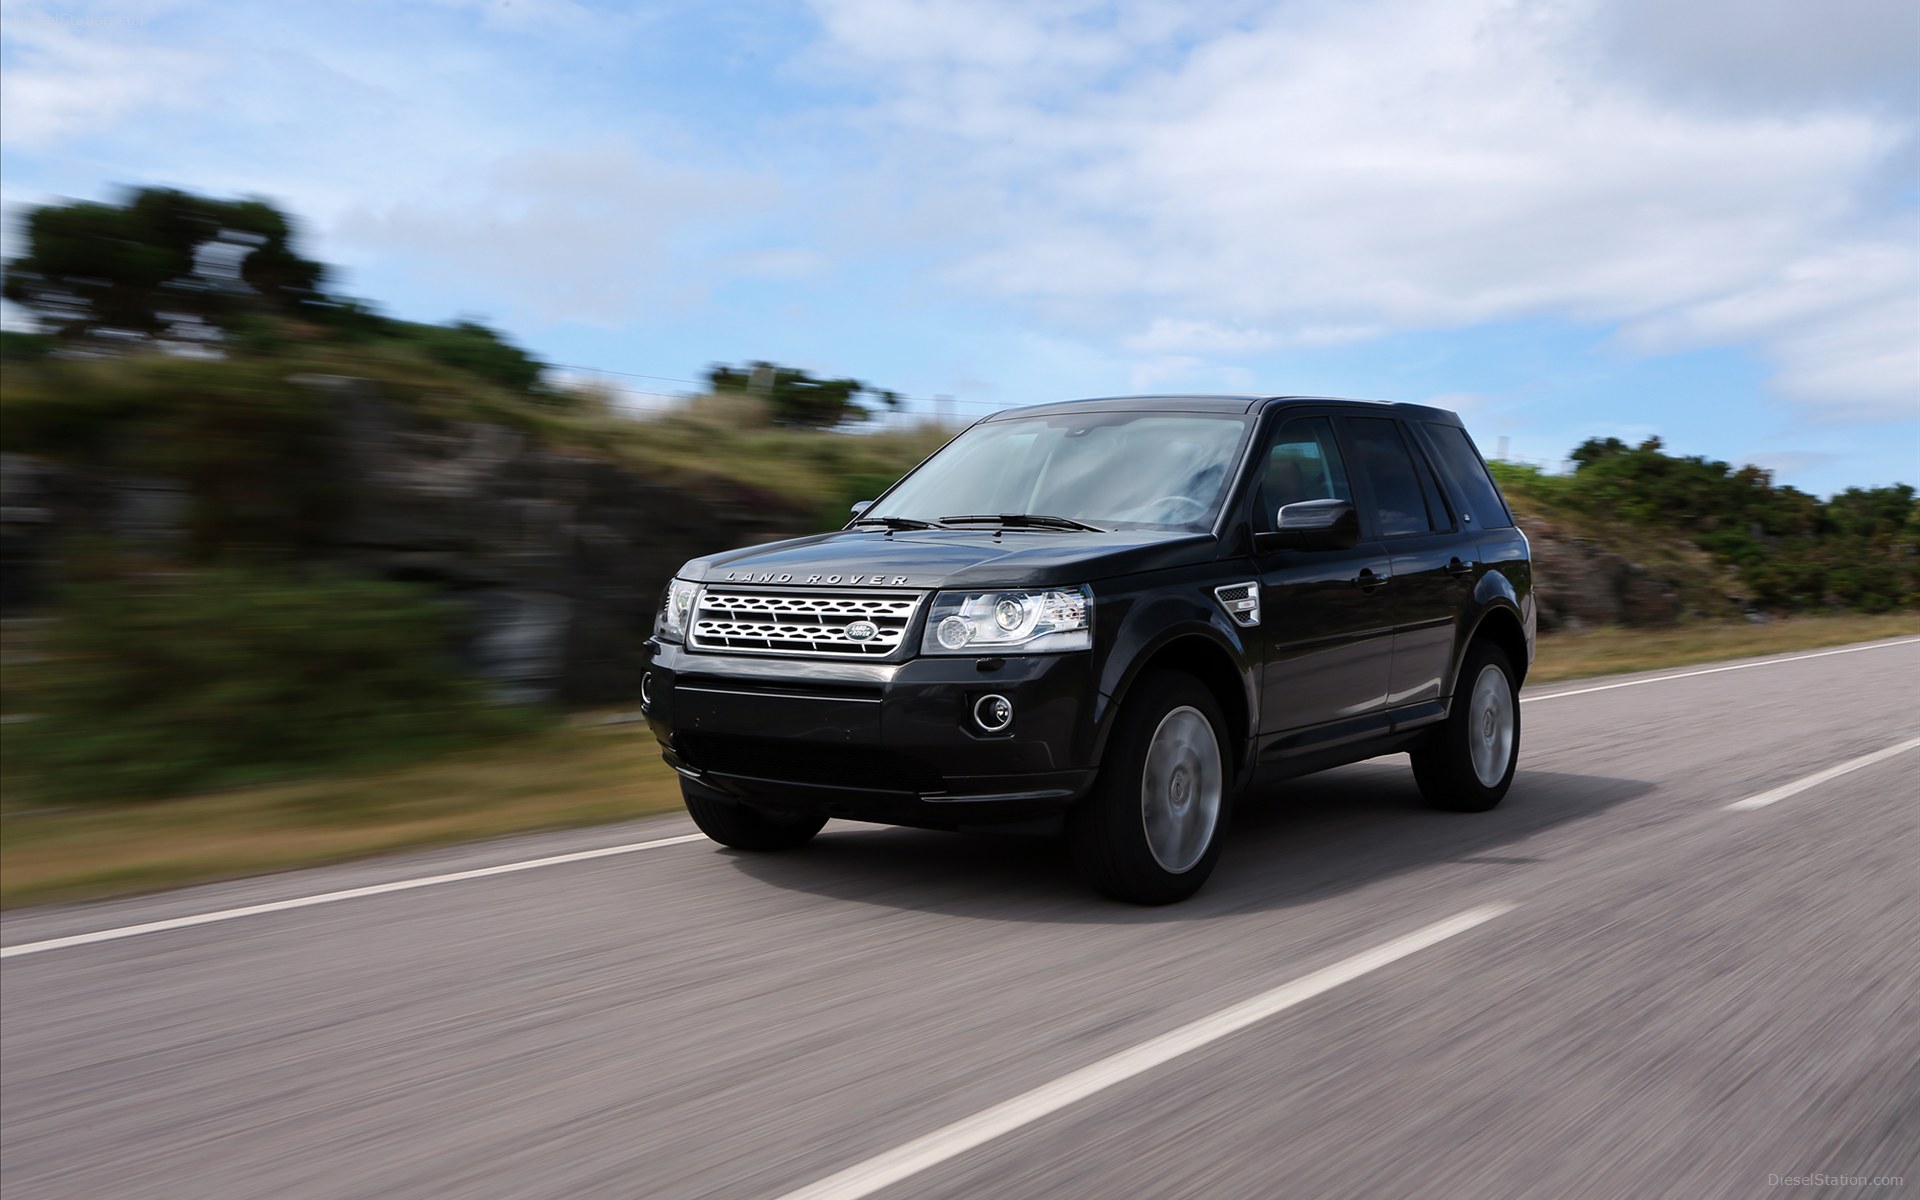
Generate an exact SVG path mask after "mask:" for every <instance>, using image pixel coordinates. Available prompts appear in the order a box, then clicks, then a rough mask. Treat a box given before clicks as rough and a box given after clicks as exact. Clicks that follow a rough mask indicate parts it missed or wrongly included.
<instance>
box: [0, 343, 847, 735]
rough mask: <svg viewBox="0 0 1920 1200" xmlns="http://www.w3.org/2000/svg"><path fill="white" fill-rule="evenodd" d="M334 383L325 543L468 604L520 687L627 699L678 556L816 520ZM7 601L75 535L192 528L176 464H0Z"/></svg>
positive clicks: (477, 652) (1, 591)
mask: <svg viewBox="0 0 1920 1200" xmlns="http://www.w3.org/2000/svg"><path fill="white" fill-rule="evenodd" d="M295 382H296V383H297V385H298V386H302V387H308V388H316V389H322V390H324V391H326V392H328V393H330V399H331V401H332V402H331V403H330V405H329V410H330V411H331V412H333V413H334V414H335V418H334V428H333V429H332V430H331V431H330V432H329V434H328V436H327V437H326V439H325V440H324V446H323V448H322V450H321V454H322V455H323V456H324V458H325V459H326V460H327V461H325V462H320V463H315V464H314V470H315V472H316V473H319V474H324V476H325V478H326V479H327V481H328V484H329V493H330V494H331V495H332V496H334V497H337V500H336V502H335V503H334V504H333V505H332V506H331V508H332V511H330V512H329V513H328V514H327V520H326V521H325V522H324V532H323V534H322V535H321V538H320V541H319V543H318V544H317V545H316V546H315V553H316V554H317V555H318V556H320V557H323V558H325V559H327V560H330V561H334V562H337V563H340V564H342V565H345V566H348V567H349V568H351V569H354V570H357V571H361V572H364V573H366V574H369V575H375V576H380V577H385V578H391V579H403V580H410V581H415V582H420V583H424V584H428V585H430V586H432V587H434V588H436V589H437V590H438V591H439V592H440V594H441V595H443V596H445V597H446V599H447V601H448V603H450V604H454V605H457V606H459V607H460V609H461V610H462V611H463V614H464V615H465V616H466V618H467V620H466V627H467V630H468V636H467V638H466V642H465V645H466V653H467V655H468V656H469V658H470V660H471V663H472V666H473V667H474V669H475V670H476V671H477V672H478V673H480V674H481V675H483V676H484V677H486V678H488V679H491V680H493V681H495V682H496V683H497V684H498V685H499V687H500V688H501V689H502V691H503V692H505V693H507V694H509V695H512V696H514V697H516V698H522V699H556V700H561V701H564V702H568V703H602V702H613V701H620V700H624V699H627V698H630V697H632V696H635V695H637V694H638V692H639V651H640V646H641V643H642V642H644V641H645V640H646V638H647V636H648V635H649V633H650V632H651V630H652V625H653V611H654V606H655V604H656V602H657V600H658V597H659V594H660V589H661V588H662V587H664V586H665V584H666V581H667V579H668V578H669V577H671V575H672V573H673V571H674V570H675V568H677V567H678V566H679V565H680V564H681V563H682V562H685V561H686V560H687V559H689V558H693V557H696V556H697V555H701V554H707V553H711V552H713V551H714V550H717V549H724V548H729V547H733V546H739V545H745V544H748V543H752V542H756V541H766V540H770V539H773V538H778V537H787V536H792V535H794V534H797V533H802V532H807V531H808V530H810V529H811V528H813V526H814V522H813V520H812V519H811V516H812V514H810V513H805V512H800V511H795V510H784V509H777V508H772V507H769V506H767V505H766V504H765V503H764V502H758V503H757V502H756V500H755V498H753V497H751V496H748V495H745V494H743V493H742V492H741V491H740V490H739V489H731V488H728V487H726V486H724V485H722V484H719V483H715V484H712V485H710V486H706V487H703V488H698V489H689V488H686V487H683V486H677V485H673V484H669V483H665V482H659V481H654V480H648V479H644V478H641V477H639V476H637V475H635V474H633V473H632V472H630V471H628V470H625V469H623V468H621V467H619V466H617V465H614V464H612V463H608V462H604V461H601V460H599V459H595V458H593V457H590V456H588V455H585V454H581V453H578V452H575V451H568V450H559V449H555V448H552V447H547V446H541V445H539V444H537V443H534V442H533V441H532V440H531V439H530V438H528V437H527V436H525V435H524V434H521V433H518V432H516V431H514V430H511V429H508V428H506V427H504V426H500V425H490V424H481V423H461V422H443V421H427V420H423V419H421V418H420V417H419V416H417V415H416V414H414V413H413V412H412V411H410V410H408V409H406V408H403V407H401V406H399V405H395V404H392V403H389V402H387V401H385V400H383V399H381V398H380V397H379V396H378V395H376V394H375V393H374V392H373V391H372V390H371V389H370V388H368V387H367V386H365V385H364V384H362V383H360V382H359V381H356V380H350V379H342V378H336V377H303V378H301V379H299V380H297V381H295ZM0 476H3V479H0V600H3V601H4V603H5V605H6V607H7V609H8V610H9V612H10V613H18V612H22V611H32V610H33V608H35V607H36V606H37V605H38V604H39V603H40V602H41V601H42V600H43V599H44V588H45V578H46V575H47V567H48V563H47V555H48V553H49V551H50V550H51V548H52V547H53V546H54V545H55V544H57V542H58V541H59V540H60V538H61V537H62V536H65V535H70V534H76V533H96V534H110V535H113V536H116V537H119V538H124V539H129V540H132V541H135V542H139V543H144V544H148V545H157V546H160V547H164V546H167V545H170V544H176V543H179V542H181V541H182V540H183V539H184V538H185V536H186V533H185V530H186V524H187V514H188V512H189V509H190V506H191V500H190V497H189V495H188V490H187V488H186V487H185V486H184V485H182V484H181V483H180V482H179V481H175V480H166V479H132V478H126V477H121V476H116V475H112V474H107V473H101V472H89V471H87V470H85V469H83V468H74V467H66V466H56V465H53V464H50V463H46V462H41V461H38V460H33V459H25V458H21V457H20V456H17V455H14V456H9V457H8V461H7V462H6V463H5V464H4V471H3V472H0Z"/></svg>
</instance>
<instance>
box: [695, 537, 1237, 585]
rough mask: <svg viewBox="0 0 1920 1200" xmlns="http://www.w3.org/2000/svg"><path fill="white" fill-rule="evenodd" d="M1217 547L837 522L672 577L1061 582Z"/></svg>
mask: <svg viewBox="0 0 1920 1200" xmlns="http://www.w3.org/2000/svg"><path fill="white" fill-rule="evenodd" d="M1217 554H1218V543H1217V542H1216V541H1215V540H1214V538H1213V536H1212V535H1211V534H1203V533H1165V532H1160V531H1155V530H1140V529H1129V530H1118V531H1115V532H1112V533H1081V532H1073V531H1065V530H1059V531H1056V530H1013V529H1008V530H1003V531H1000V532H998V533H996V532H994V531H993V530H991V529H966V530H960V529H953V530H947V529H927V530H913V531H911V532H899V533H888V532H886V531H884V530H877V529H858V530H851V529H846V530H839V531H837V532H834V533H823V534H816V535H814V536H812V537H803V538H794V539H792V540H791V541H785V542H772V543H769V544H767V545H764V546H749V547H747V548H745V549H741V550H729V551H727V552H726V553H725V554H715V555H710V556H708V557H706V558H696V559H694V560H693V561H692V562H690V563H688V564H687V565H686V566H685V567H683V568H681V570H680V577H681V578H682V579H691V580H695V581H697V582H704V583H777V584H787V585H790V586H793V587H869V588H871V587H899V588H943V587H1004V588H1027V587H1061V586H1065V585H1068V584H1075V583H1087V582H1090V581H1092V580H1097V579H1107V578H1111V577H1113V576H1116V575H1131V574H1134V573H1135V572H1139V571H1148V570H1154V569H1156V568H1160V567H1172V566H1183V565H1186V564H1188V563H1195V562H1203V561H1207V560H1210V559H1212V558H1214V557H1216V556H1217Z"/></svg>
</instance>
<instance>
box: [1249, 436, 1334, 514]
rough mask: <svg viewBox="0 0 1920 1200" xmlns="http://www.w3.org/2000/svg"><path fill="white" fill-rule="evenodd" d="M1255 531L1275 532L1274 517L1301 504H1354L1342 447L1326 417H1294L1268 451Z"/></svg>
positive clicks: (1274, 438) (1262, 477)
mask: <svg viewBox="0 0 1920 1200" xmlns="http://www.w3.org/2000/svg"><path fill="white" fill-rule="evenodd" d="M1256 495H1257V496H1258V503H1259V505H1260V511H1259V513H1258V514H1256V517H1255V520H1256V524H1255V528H1258V529H1272V528H1273V518H1274V514H1275V513H1277V512H1279V511H1280V509H1281V508H1282V507H1283V506H1285V505H1288V504H1296V503H1298V502H1300V501H1302V500H1352V499H1353V489H1352V488H1351V487H1349V486H1348V484H1347V468H1346V465H1345V464H1344V463H1342V462H1341V461H1340V443H1339V442H1338V441H1336V440H1335V438H1334V436H1333V422H1332V421H1331V420H1329V419H1328V418H1326V417H1295V418H1293V419H1292V420H1291V421H1287V422H1286V423H1284V424H1282V425H1281V426H1280V428H1279V430H1278V431H1277V432H1276V433H1275V434H1274V435H1273V442H1272V444H1271V445H1270V446H1269V447H1268V449H1267V461H1266V466H1265V468H1264V470H1263V472H1262V474H1261V477H1260V489H1259V491H1258V492H1257V493H1256Z"/></svg>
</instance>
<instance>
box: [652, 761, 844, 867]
mask: <svg viewBox="0 0 1920 1200" xmlns="http://www.w3.org/2000/svg"><path fill="white" fill-rule="evenodd" d="M680 798H681V799H682V800H684V801H685V802H686V805H687V815H689V816H691V817H692V818H693V823H694V824H695V825H698V826H699V827H700V832H701V833H704V834H706V835H707V836H708V837H710V838H712V839H713V840H714V841H716V842H719V843H720V844H721V845H722V846H732V847H733V848H734V849H735V850H791V849H793V848H794V847H795V846H804V845H806V844H807V843H808V842H810V841H812V840H813V835H814V834H816V833H819V832H820V829H821V827H822V826H824V825H825V824H826V823H827V819H826V818H825V817H803V816H787V815H785V814H778V815H776V814H772V813H764V812H761V811H760V810H759V809H755V808H749V807H747V806H746V805H744V804H739V803H736V802H734V801H732V800H728V799H725V798H722V797H721V796H719V795H718V794H717V793H715V792H712V791H709V790H708V789H706V788H703V787H701V786H700V785H699V784H697V783H694V782H693V781H692V780H688V779H682V780H681V781H680Z"/></svg>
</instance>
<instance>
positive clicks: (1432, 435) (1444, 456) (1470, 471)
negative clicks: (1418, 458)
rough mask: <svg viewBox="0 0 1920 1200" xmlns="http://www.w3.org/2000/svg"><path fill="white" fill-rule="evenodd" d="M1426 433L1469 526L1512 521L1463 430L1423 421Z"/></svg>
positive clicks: (1500, 526)
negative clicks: (1425, 424)
mask: <svg viewBox="0 0 1920 1200" xmlns="http://www.w3.org/2000/svg"><path fill="white" fill-rule="evenodd" d="M1427 437H1428V438H1429V439H1431V440H1432V442H1433V449H1434V452H1435V453H1436V454H1437V455H1439V458H1440V469H1441V470H1442V471H1444V472H1445V473H1446V476H1447V482H1448V483H1450V484H1452V485H1453V494H1454V495H1455V496H1456V497H1458V498H1459V500H1460V502H1461V504H1462V506H1463V511H1462V513H1461V515H1462V516H1463V517H1464V518H1465V519H1466V520H1465V523H1466V525H1467V526H1468V528H1471V529H1504V528H1506V527H1507V526H1509V525H1512V524H1513V517H1512V516H1511V515H1510V514H1509V513H1508V512H1507V506H1506V502H1505V501H1503V500H1502V499H1501V498H1500V489H1499V488H1498V487H1496V486H1495V485H1494V482H1493V479H1492V478H1491V477H1490V476H1489V475H1488V474H1487V467H1486V464H1485V463H1483V462H1481V461H1480V455H1479V454H1478V453H1477V452H1476V451H1475V450H1474V448H1473V443H1472V442H1471V441H1469V440H1468V439H1467V431H1466V430H1464V429H1462V428H1460V427H1459V426H1458V425H1441V424H1439V423H1437V422H1431V421H1430V422H1428V423H1427Z"/></svg>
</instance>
